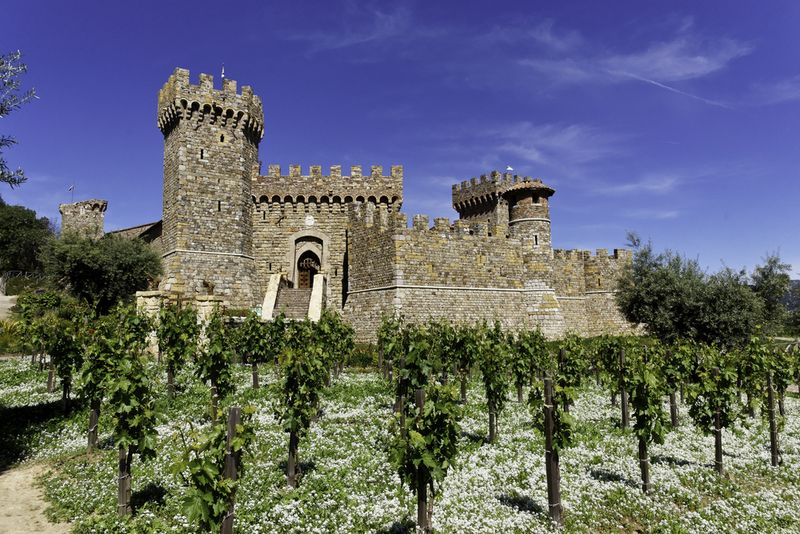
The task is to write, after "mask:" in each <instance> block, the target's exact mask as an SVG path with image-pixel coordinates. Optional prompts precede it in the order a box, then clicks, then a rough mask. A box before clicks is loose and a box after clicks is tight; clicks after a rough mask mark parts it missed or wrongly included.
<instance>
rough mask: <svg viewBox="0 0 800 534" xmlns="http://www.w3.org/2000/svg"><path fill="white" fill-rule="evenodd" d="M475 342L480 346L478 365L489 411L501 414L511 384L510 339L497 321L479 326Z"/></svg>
mask: <svg viewBox="0 0 800 534" xmlns="http://www.w3.org/2000/svg"><path fill="white" fill-rule="evenodd" d="M474 342H475V343H476V344H477V346H478V349H477V350H478V354H479V357H478V365H479V367H480V369H481V376H482V378H483V386H484V389H485V390H486V401H487V403H488V405H489V412H490V413H495V414H500V412H502V411H503V407H505V404H506V398H507V394H508V386H509V383H508V379H507V376H508V365H509V354H510V352H511V350H510V347H509V344H508V339H507V338H506V336H505V334H504V333H503V331H502V329H501V328H500V323H499V322H495V323H494V326H492V327H487V326H486V325H481V326H479V327H477V331H476V335H475V338H474Z"/></svg>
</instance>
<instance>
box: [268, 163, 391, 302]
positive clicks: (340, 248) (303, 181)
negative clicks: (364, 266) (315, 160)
mask: <svg viewBox="0 0 800 534" xmlns="http://www.w3.org/2000/svg"><path fill="white" fill-rule="evenodd" d="M253 196H254V200H255V210H254V220H253V229H254V245H253V252H254V256H255V258H256V271H257V275H258V279H259V281H260V283H261V284H262V285H263V286H264V287H266V281H267V280H268V279H269V276H270V274H273V273H279V272H282V273H287V276H288V277H289V279H293V271H294V269H295V267H296V261H297V254H296V253H295V251H296V250H298V249H297V246H298V244H302V243H303V241H304V240H308V241H315V240H317V241H318V242H320V244H321V245H322V249H323V256H324V257H323V258H320V260H321V263H322V271H323V272H324V273H325V274H326V276H327V281H328V287H327V295H326V300H327V302H328V303H329V305H330V306H332V307H335V308H337V309H339V308H341V306H342V303H343V300H344V293H343V287H344V283H345V282H346V277H347V269H348V267H347V263H346V261H345V253H346V245H347V242H348V239H349V237H348V230H347V228H348V222H349V215H348V212H349V210H350V208H351V207H352V206H354V205H361V206H363V209H364V211H368V212H370V214H371V216H373V217H375V218H377V219H379V220H380V219H383V220H386V218H387V217H388V214H389V213H392V212H395V211H397V210H399V209H400V206H401V205H402V201H403V167H402V166H401V165H393V166H392V167H391V172H390V174H389V175H384V174H383V167H382V166H380V165H373V166H372V167H371V171H370V173H369V175H367V176H364V175H363V174H362V171H361V166H359V165H356V166H353V167H351V171H350V175H349V176H348V175H345V176H343V175H342V173H341V166H339V165H334V166H332V167H331V168H330V174H328V175H323V174H322V168H321V166H319V165H312V166H311V167H310V169H309V174H308V175H302V174H301V173H300V166H299V165H291V166H290V171H289V175H282V174H281V169H280V166H278V165H270V166H269V173H268V175H267V176H259V177H258V178H257V179H256V181H255V182H254V184H253Z"/></svg>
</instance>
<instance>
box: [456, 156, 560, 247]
mask: <svg viewBox="0 0 800 534" xmlns="http://www.w3.org/2000/svg"><path fill="white" fill-rule="evenodd" d="M553 193H555V191H554V190H553V189H552V188H551V187H549V186H547V185H545V184H543V183H542V181H541V180H540V179H538V178H536V179H531V178H529V177H527V176H516V175H511V174H508V173H505V174H502V173H500V172H498V171H492V172H491V173H490V174H489V175H488V176H487V175H483V176H481V177H480V179H476V178H472V179H471V180H469V181H464V182H461V184H455V185H454V186H453V208H455V210H456V211H457V212H458V214H459V216H460V217H461V219H462V220H465V221H469V222H480V223H488V224H489V225H490V226H493V225H501V226H502V225H508V227H509V233H510V234H511V236H513V237H518V238H521V239H523V240H525V242H526V243H527V242H529V243H531V245H532V246H533V247H534V249H536V250H541V251H542V252H549V250H550V247H551V244H550V209H549V207H548V199H549V198H550V197H551V196H552V195H553Z"/></svg>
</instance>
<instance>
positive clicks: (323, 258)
mask: <svg viewBox="0 0 800 534" xmlns="http://www.w3.org/2000/svg"><path fill="white" fill-rule="evenodd" d="M288 244H289V250H288V254H287V258H286V260H287V262H286V263H287V264H288V265H289V267H290V272H289V273H288V278H289V281H290V282H291V283H292V286H293V287H301V280H300V277H301V276H307V275H306V274H302V273H303V272H306V273H309V272H311V271H310V270H309V269H310V268H311V267H313V274H319V273H323V274H324V273H327V272H328V262H329V259H328V257H329V253H330V250H329V247H330V238H329V237H328V236H327V235H325V234H323V233H322V232H317V231H316V230H314V229H311V228H308V229H306V230H301V231H300V232H297V233H295V234H293V235H291V236H290V237H289V243H288ZM309 258H310V260H309ZM301 260H303V261H306V263H307V265H306V267H305V268H304V269H305V271H304V270H303V269H301V268H300V262H301ZM313 274H311V275H310V277H311V281H312V282H313V278H314V277H313ZM303 283H305V280H304V281H303ZM305 287H311V284H310V283H309V285H307V286H305Z"/></svg>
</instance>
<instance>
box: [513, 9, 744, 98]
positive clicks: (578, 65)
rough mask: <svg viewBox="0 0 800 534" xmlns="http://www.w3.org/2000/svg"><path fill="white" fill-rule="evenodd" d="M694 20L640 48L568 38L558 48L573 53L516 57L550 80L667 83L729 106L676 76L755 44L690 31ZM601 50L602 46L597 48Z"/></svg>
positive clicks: (691, 74)
mask: <svg viewBox="0 0 800 534" xmlns="http://www.w3.org/2000/svg"><path fill="white" fill-rule="evenodd" d="M691 27H692V24H691V23H688V24H687V23H683V24H682V25H681V27H680V28H679V29H678V32H677V34H676V35H675V36H674V37H672V38H671V39H668V40H665V41H659V42H654V43H651V44H650V45H648V46H647V47H646V48H644V49H641V50H633V51H629V52H611V51H604V50H602V48H601V47H598V46H590V44H589V43H587V44H586V45H584V46H580V47H579V48H580V49H579V50H578V49H577V48H578V44H577V43H581V42H583V41H582V40H580V41H575V40H574V39H567V38H566V37H565V38H564V40H565V42H570V43H574V44H571V45H570V48H562V49H561V50H559V49H558V48H557V46H553V47H551V48H552V49H553V50H554V51H557V52H563V51H566V50H570V51H571V52H573V53H570V54H569V55H566V54H563V53H560V54H556V55H555V57H549V58H541V57H538V55H537V56H536V57H528V58H524V59H520V60H518V61H517V62H518V64H519V65H521V66H524V67H526V68H529V69H531V70H533V71H535V72H538V73H539V74H541V75H542V76H543V77H545V78H547V79H549V80H550V81H551V82H552V83H558V84H581V83H603V84H613V83H625V82H630V81H638V82H641V83H646V84H648V85H651V86H654V87H658V88H659V89H664V90H666V91H670V92H672V93H676V94H679V95H682V96H686V97H689V98H693V99H695V100H698V101H701V102H704V103H706V104H710V105H714V106H721V107H727V105H726V104H724V103H722V102H719V101H717V100H714V99H710V98H705V97H702V96H699V95H696V94H694V93H691V92H689V91H686V90H683V89H680V88H678V87H675V86H674V85H671V84H674V83H676V82H686V81H688V80H694V79H698V78H702V77H705V76H709V75H711V74H714V73H716V72H718V71H721V70H722V69H724V68H726V67H727V66H728V65H729V64H730V63H731V62H733V61H734V60H736V59H738V58H740V57H743V56H745V55H747V54H749V53H750V52H752V50H753V47H752V46H751V45H750V44H748V43H744V42H739V41H736V40H733V39H728V38H719V39H710V38H702V37H700V36H697V35H691V34H690V33H689V30H690V29H691ZM546 30H547V31H546V32H543V33H542V35H543V36H544V41H552V42H553V43H558V42H559V41H558V36H557V35H555V34H554V32H553V28H552V26H549V27H546ZM598 50H600V51H599V52H598Z"/></svg>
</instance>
